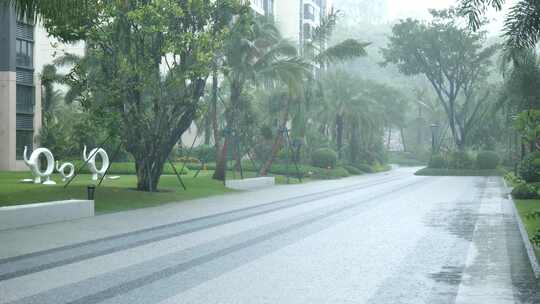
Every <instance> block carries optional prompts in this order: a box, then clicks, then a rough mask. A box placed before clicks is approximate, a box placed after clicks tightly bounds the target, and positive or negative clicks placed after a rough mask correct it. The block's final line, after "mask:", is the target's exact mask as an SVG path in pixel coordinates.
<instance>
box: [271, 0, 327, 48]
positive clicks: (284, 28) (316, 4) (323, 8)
mask: <svg viewBox="0 0 540 304" xmlns="http://www.w3.org/2000/svg"><path fill="white" fill-rule="evenodd" d="M331 7H332V3H331V1H330V0H274V16H275V20H276V23H277V25H278V27H279V29H280V30H281V33H282V34H283V37H285V38H286V39H289V40H291V41H293V42H295V43H297V44H298V46H301V45H302V44H303V43H304V41H306V39H310V38H311V35H312V33H313V30H314V29H315V28H316V27H317V26H319V25H320V24H321V20H322V19H323V18H324V16H326V15H327V14H328V12H329V11H330V9H331Z"/></svg>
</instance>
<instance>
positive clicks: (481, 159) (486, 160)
mask: <svg viewBox="0 0 540 304" xmlns="http://www.w3.org/2000/svg"><path fill="white" fill-rule="evenodd" d="M500 161H501V159H500V158H499V155H497V153H495V152H493V151H484V152H480V153H478V155H476V167H478V169H496V168H497V166H498V165H499V163H500Z"/></svg>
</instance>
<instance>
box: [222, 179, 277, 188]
mask: <svg viewBox="0 0 540 304" xmlns="http://www.w3.org/2000/svg"><path fill="white" fill-rule="evenodd" d="M275 184H276V180H275V178H274V177H256V178H246V179H231V180H227V181H225V187H227V188H229V189H234V190H253V189H259V188H266V187H272V186H274V185H275Z"/></svg>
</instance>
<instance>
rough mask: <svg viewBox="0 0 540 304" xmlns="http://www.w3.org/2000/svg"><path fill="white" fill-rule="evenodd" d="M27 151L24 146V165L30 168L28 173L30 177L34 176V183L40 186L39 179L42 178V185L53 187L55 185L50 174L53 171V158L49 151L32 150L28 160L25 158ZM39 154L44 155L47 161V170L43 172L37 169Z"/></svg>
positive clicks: (41, 149)
mask: <svg viewBox="0 0 540 304" xmlns="http://www.w3.org/2000/svg"><path fill="white" fill-rule="evenodd" d="M27 151H28V149H27V147H26V146H24V152H23V159H24V163H25V164H26V165H27V166H28V167H29V168H30V171H32V175H33V176H34V183H35V184H40V183H41V179H42V178H44V179H45V182H43V184H44V185H55V184H56V183H55V182H54V181H52V180H51V174H52V173H53V171H54V157H53V155H52V153H51V151H50V150H49V149H47V148H38V149H36V150H34V152H32V154H31V155H30V159H29V158H28V157H27ZM41 154H43V155H45V158H46V159H47V169H45V171H43V172H42V171H40V169H39V156H40V155H41Z"/></svg>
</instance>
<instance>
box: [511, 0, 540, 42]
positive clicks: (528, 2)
mask: <svg viewBox="0 0 540 304" xmlns="http://www.w3.org/2000/svg"><path fill="white" fill-rule="evenodd" d="M539 34H540V3H539V2H538V1H533V0H522V1H520V2H518V3H516V5H514V6H513V7H512V8H511V9H510V12H509V13H508V15H507V16H506V20H505V22H504V34H503V35H504V36H505V37H506V47H507V48H534V47H535V45H536V42H537V41H538V36H539Z"/></svg>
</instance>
